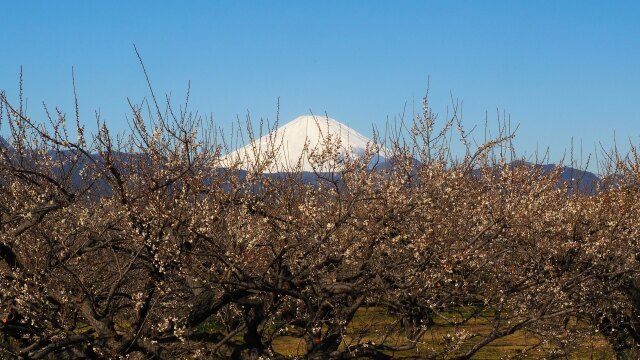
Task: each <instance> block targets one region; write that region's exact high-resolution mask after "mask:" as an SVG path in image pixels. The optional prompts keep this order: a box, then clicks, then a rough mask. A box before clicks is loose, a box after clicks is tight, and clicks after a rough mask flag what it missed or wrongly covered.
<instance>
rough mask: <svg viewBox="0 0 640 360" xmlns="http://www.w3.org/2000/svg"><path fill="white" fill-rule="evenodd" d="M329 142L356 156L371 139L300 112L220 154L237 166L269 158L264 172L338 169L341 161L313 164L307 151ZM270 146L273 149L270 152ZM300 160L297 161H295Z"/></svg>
mask: <svg viewBox="0 0 640 360" xmlns="http://www.w3.org/2000/svg"><path fill="white" fill-rule="evenodd" d="M329 138H330V143H331V144H335V143H336V142H337V141H339V143H340V149H339V150H338V151H339V154H340V156H341V157H348V158H357V157H360V156H362V155H363V154H364V153H365V151H366V148H367V145H368V144H369V143H370V142H371V140H370V139H369V138H367V137H366V136H364V135H362V134H360V133H358V132H357V131H355V130H353V129H352V128H350V127H348V126H347V125H345V124H343V123H340V122H338V121H337V120H335V119H332V118H329V117H326V116H314V115H303V116H299V117H297V118H295V119H294V120H292V121H291V122H289V123H287V124H285V125H283V126H281V127H279V128H278V129H276V130H275V131H272V132H271V133H269V134H267V135H264V136H262V137H260V138H259V139H255V140H254V141H252V142H251V143H249V144H247V145H246V146H244V147H241V148H239V149H237V150H236V151H233V152H231V153H229V154H227V155H225V156H224V157H223V158H222V162H223V164H226V165H231V164H239V168H240V169H243V170H249V169H251V168H252V166H253V165H254V164H255V163H256V161H264V160H265V158H266V157H269V158H271V160H272V161H271V163H270V165H269V166H268V167H267V168H266V169H265V170H264V172H265V173H277V172H287V171H295V170H296V169H297V167H298V165H299V166H300V168H299V170H301V171H303V172H313V171H318V172H324V171H329V170H330V169H339V168H340V164H333V163H328V164H323V166H322V168H318V167H316V168H314V166H313V165H312V164H311V163H310V162H309V155H311V154H312V153H314V152H320V151H321V150H322V149H323V146H324V144H325V142H326V141H327V139H329ZM270 149H275V151H273V152H270V151H269V150H270ZM374 160H379V161H383V160H384V157H383V155H377V156H374ZM298 163H300V164H298Z"/></svg>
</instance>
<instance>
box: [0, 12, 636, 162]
mask: <svg viewBox="0 0 640 360" xmlns="http://www.w3.org/2000/svg"><path fill="white" fill-rule="evenodd" d="M133 43H135V44H136V45H137V46H138V49H139V50H140V52H141V54H142V56H143V58H144V61H145V64H146V66H147V69H148V71H149V73H150V76H151V80H152V82H153V85H154V87H155V90H156V91H157V93H159V94H162V93H166V92H171V93H172V94H173V96H174V97H176V98H182V97H184V95H185V92H186V88H187V83H188V81H189V80H191V94H192V98H191V105H192V108H193V109H197V110H198V111H200V112H201V113H212V114H213V115H214V118H215V120H216V121H217V123H218V124H219V125H220V126H222V127H224V128H229V126H230V124H231V123H232V122H234V121H235V119H236V116H237V115H239V116H240V117H244V116H245V114H246V113H247V111H248V112H250V113H251V114H252V118H253V119H254V120H256V121H257V120H259V119H260V118H265V119H270V120H273V119H274V118H275V114H276V102H277V98H278V97H280V104H281V118H282V120H281V122H286V121H288V120H290V119H293V118H294V117H296V116H298V115H300V114H305V113H309V111H313V112H314V113H316V114H322V113H324V112H327V113H328V114H329V116H331V117H333V118H335V119H337V120H339V121H342V122H345V123H347V124H348V125H349V126H351V127H353V128H355V129H356V130H358V131H359V132H361V133H363V134H365V135H371V124H375V125H378V126H383V125H384V123H385V121H386V119H387V118H390V119H393V118H394V117H397V116H398V114H400V113H401V112H402V111H403V108H404V106H405V103H406V104H407V109H408V111H409V113H410V111H411V109H412V108H413V106H414V104H415V106H416V107H419V105H420V98H421V97H422V95H423V94H424V92H425V90H426V87H427V82H428V79H430V95H431V103H432V104H433V107H434V109H435V110H436V111H437V112H439V113H440V114H441V117H444V114H445V112H446V109H447V106H448V105H450V97H451V94H452V95H453V97H454V98H457V99H459V100H461V101H463V102H464V105H463V116H464V123H465V124H466V125H467V126H468V127H471V126H473V125H480V126H481V127H482V125H483V124H484V118H485V112H487V111H488V113H489V121H490V122H491V121H495V118H496V116H495V114H496V111H497V110H499V111H500V112H503V111H504V112H506V113H508V114H510V116H511V120H512V123H514V124H520V128H519V132H518V138H517V141H516V145H517V146H518V148H519V151H520V153H522V154H524V153H527V154H530V153H532V152H533V151H535V149H536V147H538V149H544V148H546V147H547V146H548V147H550V149H551V155H552V159H551V160H552V161H555V160H557V159H558V158H559V157H560V156H561V155H562V153H563V152H564V151H565V150H566V149H567V148H568V147H569V144H570V141H571V138H572V137H573V138H574V142H575V143H579V142H580V141H582V143H583V146H584V148H585V151H587V150H593V149H594V146H595V145H596V143H598V142H602V143H603V144H604V145H605V146H610V145H611V144H612V140H613V136H614V132H615V133H616V137H617V139H618V142H619V143H621V145H622V146H624V143H626V142H628V140H629V139H631V140H632V141H633V142H634V143H640V107H639V106H638V103H639V102H640V2H637V1H615V2H613V1H584V0H582V1H570V0H566V1H551V0H548V1H385V2H382V1H315V2H311V1H295V2H294V1H271V2H267V1H227V2H222V1H215V2H214V1H171V2H169V1H84V0H82V1H80V0H78V1H66V0H58V1H28V0H25V1H3V3H2V5H1V6H0V89H4V90H6V91H7V92H8V95H9V96H10V97H13V98H14V99H15V98H16V95H17V88H18V86H17V83H18V73H19V69H20V66H22V67H23V70H24V84H25V95H26V97H27V99H28V102H29V108H30V113H31V114H32V115H33V116H38V115H39V114H41V111H40V109H41V103H42V102H43V101H44V102H46V103H47V104H48V105H49V106H55V105H58V106H61V107H63V108H64V109H66V111H67V112H69V113H72V111H73V107H72V104H73V102H72V99H73V91H72V87H71V67H72V66H73V67H75V72H76V78H77V79H76V83H77V87H78V95H79V98H80V102H81V115H82V117H83V118H84V120H85V121H86V122H88V123H90V124H92V123H93V112H94V110H98V109H99V110H100V112H101V113H102V116H103V117H104V118H106V119H107V120H108V123H109V124H110V125H111V126H112V127H113V128H115V129H116V130H124V129H125V128H126V117H125V116H126V115H127V114H128V113H129V111H128V105H127V102H126V99H127V97H129V98H131V99H132V100H134V101H139V100H141V99H142V98H143V97H145V96H147V95H148V92H147V89H146V83H145V80H144V75H143V73H142V71H141V70H140V66H139V63H138V60H137V58H136V56H135V53H134V51H133V47H132V44H133ZM478 137H479V138H481V137H482V136H481V133H478Z"/></svg>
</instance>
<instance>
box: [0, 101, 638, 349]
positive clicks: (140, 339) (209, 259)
mask: <svg viewBox="0 0 640 360" xmlns="http://www.w3.org/2000/svg"><path fill="white" fill-rule="evenodd" d="M142 105H145V104H142ZM142 105H140V106H138V105H133V104H132V106H131V110H132V114H133V117H132V123H131V133H130V134H128V135H127V136H126V137H122V136H120V137H118V136H113V135H112V134H110V133H109V129H108V127H107V126H106V124H105V123H104V122H103V121H102V120H100V119H98V124H99V129H100V130H99V131H98V133H97V134H95V135H93V136H91V137H89V138H85V135H84V128H83V127H82V125H81V123H80V121H79V119H78V116H76V125H75V126H74V129H73V130H74V131H73V132H75V133H76V134H77V135H78V137H77V139H71V136H70V135H69V130H68V128H67V125H66V116H65V114H64V113H62V112H58V114H57V116H56V117H53V116H51V117H49V118H48V119H47V120H48V123H47V124H46V125H45V124H44V123H40V122H35V121H34V120H32V119H30V118H29V117H28V115H27V114H25V113H24V112H23V110H22V109H21V107H20V106H17V107H14V106H12V104H11V103H10V102H9V101H8V100H7V98H6V97H5V96H4V94H2V95H1V96H0V116H1V117H2V118H3V119H4V120H3V125H4V129H3V131H4V132H5V134H7V135H6V141H4V142H2V143H1V144H0V157H1V159H0V274H1V277H0V286H1V287H2V289H6V290H5V291H4V292H3V293H2V294H0V296H1V297H0V304H1V308H2V310H1V311H0V315H2V325H0V331H1V334H2V337H0V346H1V347H2V349H3V351H4V353H5V354H7V355H12V356H22V357H27V358H48V357H49V358H53V357H67V358H71V357H117V356H139V357H147V358H176V357H178V358H181V357H221V358H227V357H233V358H258V357H263V358H278V357H283V356H284V355H282V354H280V353H278V351H277V349H276V348H275V343H276V342H277V341H278V339H282V338H288V339H299V340H300V341H301V344H302V345H301V346H300V348H299V349H298V350H299V351H298V353H299V354H301V355H300V356H304V357H306V358H319V359H320V358H334V359H346V358H362V357H369V358H387V357H391V356H394V355H398V356H400V355H402V356H405V357H410V356H415V357H418V358H428V357H432V358H437V357H443V356H449V357H458V358H460V359H466V358H470V357H472V356H473V355H474V354H476V353H477V352H478V351H480V350H481V349H482V348H483V347H485V346H487V345H489V344H491V343H492V342H493V341H495V340H497V339H500V338H503V337H505V336H509V335H511V334H514V333H516V332H518V331H527V332H528V333H530V334H532V336H533V337H536V338H538V339H539V341H538V342H536V343H535V344H534V345H532V346H530V347H529V348H526V349H524V351H539V352H544V353H549V352H551V353H556V355H557V353H563V354H567V353H568V352H570V351H571V350H572V349H574V348H575V345H576V344H579V343H580V342H581V341H584V339H586V338H588V337H589V336H592V335H593V332H594V331H595V329H597V330H598V331H600V332H601V333H602V334H604V336H605V337H606V338H607V339H608V340H609V341H610V342H611V344H612V346H613V347H614V348H615V349H618V348H620V349H621V350H620V351H619V353H620V354H623V353H625V354H626V353H628V351H629V348H630V346H632V345H635V344H636V343H637V339H638V336H637V333H636V332H635V329H636V328H637V323H636V322H635V320H634V319H637V311H638V310H636V309H637V308H638V304H640V302H638V295H637V294H640V293H639V292H638V290H637V289H638V284H640V282H638V281H637V278H636V276H637V275H636V274H637V272H636V269H637V268H638V267H637V264H636V262H637V259H636V255H637V254H636V253H635V252H634V251H635V250H633V251H629V249H630V248H631V249H634V248H635V247H637V245H636V244H635V239H636V238H637V230H636V229H637V226H638V225H637V221H634V220H636V219H638V213H637V211H638V208H637V207H638V205H637V204H638V203H639V202H638V201H637V200H638V199H637V191H635V190H634V189H636V188H637V186H635V185H634V184H636V183H635V182H632V181H631V179H637V175H638V171H637V164H638V163H639V162H638V161H637V160H634V159H630V160H629V161H628V162H627V163H625V164H626V165H625V166H626V167H625V168H627V169H629V171H627V173H628V175H627V177H626V178H625V179H629V180H627V181H626V182H623V183H624V184H625V186H623V187H619V186H618V187H615V188H612V189H608V190H607V191H602V192H599V193H598V194H596V195H592V196H586V195H582V194H578V193H571V192H569V191H568V190H567V189H566V188H563V187H562V186H559V184H560V179H561V177H560V169H559V168H558V169H556V170H555V171H553V172H551V173H545V172H543V171H542V170H541V169H540V168H539V167H536V166H529V165H527V164H524V163H507V162H506V157H504V156H500V155H495V152H493V151H494V150H500V148H501V147H502V146H506V145H508V140H509V139H510V134H506V133H504V132H503V133H501V136H500V137H499V138H498V139H496V140H493V141H488V142H487V143H486V144H484V145H481V146H479V147H478V148H476V149H471V147H470V145H469V142H468V141H467V140H466V139H467V137H468V135H466V134H465V133H464V130H463V129H462V127H461V126H460V123H459V121H458V119H457V117H456V115H455V114H454V116H453V117H452V118H451V119H450V120H449V121H446V122H445V124H444V126H443V127H442V128H441V129H440V130H437V131H436V130H434V126H435V116H434V114H433V113H431V111H430V110H429V107H428V106H427V103H426V100H425V103H424V110H425V111H424V113H422V114H421V115H420V116H418V117H417V118H416V119H414V120H413V122H412V124H411V125H410V126H409V132H408V133H409V136H408V138H407V140H404V139H403V138H402V136H401V135H397V136H395V137H394V138H392V139H390V141H389V142H388V144H390V146H389V149H388V150H389V154H390V155H389V161H388V162H387V163H384V164H377V165H376V166H374V168H373V169H371V168H370V164H371V160H372V159H373V158H374V155H375V154H376V153H377V152H379V151H381V146H380V145H377V144H372V145H371V147H370V149H369V151H368V152H367V154H365V155H364V156H362V157H360V158H353V159H352V158H348V157H347V158H344V157H342V156H341V154H340V151H339V150H340V144H339V143H336V142H333V141H332V140H331V138H330V137H329V138H327V141H326V144H325V146H324V147H322V148H321V149H318V150H315V151H312V152H310V153H308V154H307V156H308V161H309V162H310V163H312V164H315V165H316V166H317V168H318V169H324V168H326V166H325V165H326V164H329V163H332V164H335V163H338V162H339V163H340V164H342V166H341V168H340V169H336V170H335V171H333V172H328V173H327V172H323V173H317V174H316V175H317V178H316V181H313V182H308V181H302V174H301V172H300V171H299V169H298V170H297V171H296V169H292V171H290V172H288V173H286V174H278V175H269V174H264V173H262V172H261V171H260V169H261V168H264V167H268V166H269V164H268V162H269V157H268V156H267V157H262V158H263V159H264V160H262V161H264V163H258V164H256V166H255V167H254V169H253V170H251V171H243V170H240V169H238V167H237V164H236V165H233V164H227V163H223V161H222V157H221V153H222V151H221V150H222V147H221V146H220V145H219V144H218V142H216V138H215V137H214V136H213V135H212V124H211V123H210V122H208V121H207V120H206V119H205V120H203V119H201V118H198V117H196V116H195V115H192V114H190V113H187V112H186V111H179V112H177V111H174V109H173V108H172V107H171V106H170V104H169V103H167V105H166V109H165V111H164V112H161V111H160V109H159V106H158V105H157V104H156V103H152V108H153V107H155V109H156V110H157V111H152V112H150V113H149V114H145V113H143V111H142V109H143V108H144V107H143V106H142ZM76 115H77V112H76ZM455 125H458V126H459V129H458V132H459V133H460V134H461V135H462V138H463V143H465V144H466V146H467V147H466V148H467V153H466V156H464V157H463V158H462V159H461V160H459V161H452V160H451V157H450V144H449V143H448V140H447V139H448V138H449V136H448V134H450V131H451V128H452V127H455ZM274 146H275V145H274ZM633 166H635V168H634V167H633ZM634 171H635V172H634ZM629 174H635V175H634V176H635V177H634V176H631V175H629ZM634 186H635V187H634ZM374 310H375V311H378V312H379V313H382V314H383V316H381V317H380V318H378V319H371V318H367V312H369V311H374ZM480 317H483V318H488V319H489V323H490V326H489V327H488V328H489V329H490V330H489V331H479V332H471V331H469V330H466V328H465V326H464V325H465V324H467V323H469V322H472V321H475V320H476V319H478V318H480ZM363 319H367V320H363ZM436 323H439V324H442V323H444V324H446V325H447V329H449V330H450V331H449V333H448V334H446V336H445V337H444V338H443V339H442V341H441V346H438V347H429V346H422V345H421V343H422V342H424V339H425V334H428V333H429V332H430V331H431V330H432V329H434V328H435V327H436V326H437V325H436ZM292 341H293V340H292ZM407 350H412V351H413V352H412V353H410V354H409V353H407ZM621 356H622V355H621Z"/></svg>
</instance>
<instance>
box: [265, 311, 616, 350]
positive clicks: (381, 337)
mask: <svg viewBox="0 0 640 360" xmlns="http://www.w3.org/2000/svg"><path fill="white" fill-rule="evenodd" d="M442 315H443V316H442V317H436V319H435V324H434V325H433V327H432V328H431V329H430V331H428V332H427V333H425V335H424V336H423V337H422V338H421V339H420V341H419V343H418V344H416V347H415V348H414V349H412V350H408V351H402V352H394V353H389V355H392V356H393V357H398V358H402V357H407V356H420V355H424V356H427V355H429V354H434V353H438V352H440V351H442V349H444V347H445V346H446V345H447V335H450V334H453V333H455V332H456V331H465V332H468V333H471V334H478V335H486V334H489V333H490V332H491V318H492V316H493V314H492V313H491V312H490V311H486V312H483V313H480V314H475V316H473V317H471V318H469V317H470V316H471V315H474V314H473V309H468V308H461V309H453V310H451V311H450V312H448V313H447V314H442ZM463 319H468V320H467V321H465V322H463V323H462V324H458V325H452V323H456V322H458V323H459V322H461V321H462V320H463ZM393 322H394V319H393V318H392V317H391V316H390V314H389V313H388V311H387V310H386V309H384V308H378V307H372V308H365V309H361V310H359V311H358V313H357V314H356V316H355V317H354V319H353V321H352V322H351V324H350V325H349V327H348V328H347V331H346V336H345V339H344V341H343V344H342V345H341V346H343V347H345V346H349V345H351V344H355V343H358V342H360V343H362V342H365V341H374V342H377V343H381V342H384V343H386V344H388V345H396V346H397V345H403V344H406V343H407V338H406V337H405V336H404V335H402V334H400V333H398V332H395V333H393V332H392V333H391V334H390V335H389V334H388V331H387V329H388V328H389V327H390V326H391V325H392V324H393ZM481 340H482V336H477V337H473V338H470V339H468V340H467V341H466V342H465V343H464V344H463V346H462V348H461V349H459V351H458V353H459V354H462V353H463V352H464V351H467V350H468V349H470V348H471V347H472V346H474V345H475V344H476V343H477V342H479V341H481ZM273 347H274V350H275V351H276V352H278V353H280V354H282V355H285V356H294V357H295V356H302V355H303V354H304V349H305V342H304V339H302V338H297V337H293V336H281V337H278V338H276V339H275V341H274V343H273ZM532 348H538V350H541V351H542V350H549V349H551V348H552V346H551V345H547V344H544V345H541V344H540V340H539V338H538V337H536V336H533V334H531V333H528V332H526V331H518V332H516V333H514V334H512V335H509V336H506V337H503V338H500V339H497V340H495V341H493V342H492V343H490V344H488V345H487V346H485V347H484V348H482V349H481V350H480V351H478V352H477V353H476V354H475V355H474V357H473V358H474V359H478V360H497V359H504V358H510V357H522V358H530V359H531V358H536V357H540V356H542V352H537V351H536V350H533V351H530V352H529V353H526V354H523V350H526V349H532ZM536 354H537V355H536ZM456 355H457V354H456ZM613 357H615V356H614V354H613V352H612V350H611V348H610V347H609V345H608V343H607V342H606V341H605V340H604V339H603V338H602V337H600V336H593V337H592V338H590V339H587V341H586V342H585V343H583V344H580V346H578V347H577V348H575V349H573V350H572V353H571V354H570V355H569V356H563V358H568V359H611V358H613Z"/></svg>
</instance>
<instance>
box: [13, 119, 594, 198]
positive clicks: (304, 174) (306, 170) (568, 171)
mask: <svg viewBox="0 0 640 360" xmlns="http://www.w3.org/2000/svg"><path fill="white" fill-rule="evenodd" d="M319 119H323V118H319V117H313V116H301V117H298V118H296V119H295V120H294V121H292V122H290V123H288V124H285V125H284V126H282V127H281V128H279V129H283V132H282V133H279V134H278V133H276V136H274V137H273V138H275V139H278V138H279V139H280V140H281V141H282V144H283V146H282V147H281V149H280V150H281V151H282V150H283V149H291V150H292V151H294V152H295V153H294V154H293V155H297V157H299V156H300V155H302V154H303V147H304V140H303V139H305V138H304V137H303V136H301V135H300V133H301V132H300V131H301V129H302V128H304V129H305V133H306V134H311V138H308V139H309V140H310V144H312V143H313V142H314V141H316V140H318V141H321V140H322V136H326V135H327V134H338V135H339V136H341V140H342V141H343V144H345V143H346V145H345V146H344V149H343V150H344V151H345V152H348V155H349V156H354V157H357V156H361V155H362V154H364V152H365V149H366V146H367V143H368V141H370V140H369V139H367V138H366V137H365V136H363V135H361V134H359V133H357V132H355V130H352V129H350V128H349V127H347V126H346V125H344V124H341V123H339V122H337V121H336V120H334V119H331V118H324V119H325V124H327V125H326V126H327V127H326V128H325V129H328V130H329V132H324V133H323V131H322V128H321V127H320V124H322V123H321V122H320V121H321V120H319ZM311 125H313V126H311ZM309 129H310V131H309ZM290 130H293V131H290ZM285 131H286V132H288V133H289V134H292V133H293V134H296V136H295V137H294V138H292V139H290V138H289V137H284V136H283V135H284V134H285ZM325 131H326V130H325ZM268 136H269V135H265V136H263V137H261V138H260V139H259V140H258V141H257V142H256V143H257V144H259V145H258V146H257V147H258V151H259V150H260V149H263V148H261V147H264V146H266V145H267V144H269V141H270V140H269V139H268ZM289 136H291V135H289ZM321 144H322V143H320V142H316V143H315V144H312V145H313V146H319V145H321ZM0 146H2V147H5V148H8V149H10V150H12V147H11V145H10V144H9V143H8V142H7V141H6V140H5V139H4V138H3V137H1V136H0ZM67 151H68V152H74V151H73V150H67ZM253 154H254V153H253V148H252V147H251V144H249V145H247V146H244V147H242V148H240V149H238V150H236V151H234V152H232V153H230V154H228V155H226V156H224V157H223V158H222V163H223V164H225V163H226V164H231V163H232V162H233V161H238V160H240V161H241V166H240V168H239V169H237V171H238V173H237V174H238V175H239V176H240V177H244V176H245V175H246V173H247V171H248V169H249V168H250V165H251V161H255V158H254V157H253ZM52 155H53V154H52ZM54 156H55V155H54ZM118 156H119V157H120V158H121V159H124V161H129V160H131V159H134V158H138V154H125V153H119V155H118ZM92 157H93V158H94V160H98V161H100V160H99V159H98V158H99V157H98V155H96V154H92ZM297 157H295V156H289V157H286V156H282V157H280V158H278V160H291V159H295V160H296V161H297ZM375 160H376V162H375V164H376V165H375V167H374V168H372V169H371V170H372V171H385V170H389V169H390V168H392V167H393V164H392V163H393V160H391V159H387V158H385V157H383V156H379V157H378V158H376V159H375ZM86 161H87V160H81V161H80V163H79V164H77V166H75V168H74V169H73V175H72V183H73V186H74V187H76V188H78V187H80V186H81V185H82V184H81V182H82V177H81V176H80V171H81V170H82V168H83V167H84V166H85V165H86ZM294 165H295V164H294V163H286V164H284V165H283V164H277V165H276V166H274V167H271V168H270V169H268V170H275V171H266V173H265V174H268V175H269V176H271V177H275V178H277V177H284V176H286V175H287V174H291V169H293V168H294ZM509 165H511V166H518V165H525V166H530V167H532V168H535V167H541V168H542V172H543V173H549V172H551V171H553V170H554V169H555V168H556V166H557V165H555V164H543V165H541V164H534V163H528V162H523V161H514V162H512V163H511V164H509ZM419 166H420V162H419V161H417V160H415V164H414V169H417V168H418V167H419ZM278 168H279V169H278ZM320 170H322V169H320ZM212 171H214V172H218V174H221V173H222V174H223V173H224V172H226V171H228V168H227V167H226V166H222V167H220V168H218V169H212ZM474 173H475V174H477V175H480V173H479V171H478V170H475V171H474ZM298 175H299V176H298V179H300V181H303V182H306V183H315V182H318V181H319V178H318V175H321V176H325V177H326V176H328V175H331V177H332V178H338V179H339V177H340V175H339V171H338V173H333V172H328V171H318V172H317V173H316V171H314V170H313V168H311V167H310V166H308V164H307V166H306V167H305V166H303V168H302V170H301V171H300V173H299V174H298ZM560 176H561V178H562V184H559V185H561V186H566V187H567V188H568V189H569V191H570V192H580V193H584V194H594V193H595V192H596V191H597V190H598V187H599V185H600V184H601V183H602V179H600V178H599V177H598V176H597V175H596V174H594V173H592V172H590V171H586V170H580V169H576V168H572V167H568V166H563V167H562V169H561V173H560ZM99 185H100V187H101V188H102V190H101V191H100V192H101V193H105V194H108V193H110V191H109V190H108V186H107V185H106V184H99Z"/></svg>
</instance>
